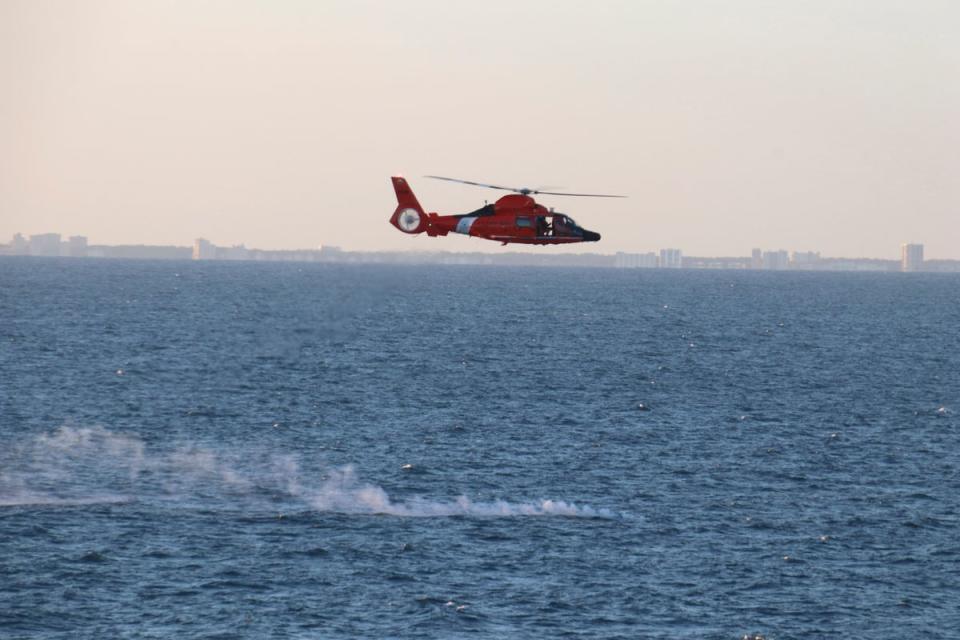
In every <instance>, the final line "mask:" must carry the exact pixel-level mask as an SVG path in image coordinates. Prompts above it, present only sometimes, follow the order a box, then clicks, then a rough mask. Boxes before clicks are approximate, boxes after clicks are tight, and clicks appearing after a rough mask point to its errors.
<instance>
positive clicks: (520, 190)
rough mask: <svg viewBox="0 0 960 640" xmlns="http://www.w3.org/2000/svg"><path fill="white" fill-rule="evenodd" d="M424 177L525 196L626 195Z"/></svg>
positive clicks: (586, 196)
mask: <svg viewBox="0 0 960 640" xmlns="http://www.w3.org/2000/svg"><path fill="white" fill-rule="evenodd" d="M424 177H425V178H433V179H434V180H446V181H447V182H459V183H460V184H469V185H473V186H475V187H485V188H487V189H499V190H500V191H513V192H514V193H521V194H523V195H525V196H530V195H537V194H544V195H549V196H577V197H581V198H626V197H627V196H615V195H610V194H607V193H568V192H565V191H541V190H539V189H528V188H526V187H522V188H517V187H503V186H500V185H496V184H486V183H483V182H473V181H471V180H460V179H458V178H445V177H443V176H424Z"/></svg>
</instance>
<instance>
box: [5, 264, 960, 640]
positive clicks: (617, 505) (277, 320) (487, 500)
mask: <svg viewBox="0 0 960 640" xmlns="http://www.w3.org/2000/svg"><path fill="white" fill-rule="evenodd" d="M958 415H960V278H958V277H956V276H951V275H937V274H856V273H792V272H784V273H763V272H733V271H717V272H698V271H667V270H664V271H659V270H632V271H627V270H607V269H583V270H576V269H571V270H564V269H535V268H528V269H511V268H494V267H417V266H390V267H388V266H377V265H309V264H252V263H238V264H224V263H191V262H147V261H101V260H69V259H61V260H56V259H51V260H43V259H22V258H5V259H0V636H2V637H4V638H358V637H368V638H488V637H489V638H708V639H714V638H715V639H718V640H720V639H731V640H733V639H739V638H742V637H743V636H745V635H753V634H760V635H762V636H763V637H764V638H767V639H768V640H773V639H777V640H784V639H787V638H828V637H829V638H871V639H876V638H891V639H893V638H897V639H900V638H924V639H925V640H931V639H935V638H957V637H960V631H958V630H960V526H958V525H960V471H958V469H960V419H958Z"/></svg>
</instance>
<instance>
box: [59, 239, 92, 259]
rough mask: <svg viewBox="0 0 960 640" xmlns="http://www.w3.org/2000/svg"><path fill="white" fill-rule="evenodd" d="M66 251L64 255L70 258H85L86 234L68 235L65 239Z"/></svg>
mask: <svg viewBox="0 0 960 640" xmlns="http://www.w3.org/2000/svg"><path fill="white" fill-rule="evenodd" d="M65 244H66V247H65V249H66V251H64V252H63V253H64V255H68V256H70V257H72V258H86V257H87V237H86V236H70V238H69V239H68V240H67V242H66V243H65Z"/></svg>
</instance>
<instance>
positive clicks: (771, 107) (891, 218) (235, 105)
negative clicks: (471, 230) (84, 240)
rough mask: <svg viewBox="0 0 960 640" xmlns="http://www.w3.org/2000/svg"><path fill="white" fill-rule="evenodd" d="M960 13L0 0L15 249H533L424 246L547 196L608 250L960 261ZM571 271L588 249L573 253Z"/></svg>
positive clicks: (0, 83) (746, 1)
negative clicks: (197, 245)
mask: <svg viewBox="0 0 960 640" xmlns="http://www.w3.org/2000/svg"><path fill="white" fill-rule="evenodd" d="M958 25H960V4H958V3H955V2H946V1H942V0H927V1H926V2H923V3H913V2H907V1H906V0H874V1H872V2H864V1H861V0H811V1H810V2H804V3H773V2H766V1H764V0H731V1H730V2H720V3H713V2H686V3H682V2H676V3H669V2H656V1H654V0H638V1H637V2H612V1H611V2H598V3H593V4H590V5H585V4H584V3H582V2H576V1H573V0H568V1H564V0H557V1H547V0H529V1H526V2H512V1H511V2H507V1H504V0H491V1H490V2H484V3H473V4H470V3H446V2H440V1H439V0H411V2H406V3H376V4H375V5H373V6H370V5H369V4H367V3H363V2H347V1H340V0H331V1H329V2H318V3H304V2H279V3H271V2H265V1H258V0H252V1H250V2H240V3H237V2H228V1H226V0H212V1H211V2H204V3H199V4H190V5H187V4H182V3H176V2H161V1H159V0H142V1H140V2H135V3H130V2H125V1H122V0H99V1H98V2H90V3H85V2H58V3H51V2H47V1H45V0H39V1H27V0H8V1H7V2H3V3H0V140H2V141H3V144H0V238H2V239H3V241H6V239H8V238H10V237H11V236H12V235H13V234H14V233H16V232H21V233H23V234H25V235H39V234H42V233H46V232H49V231H53V230H56V231H58V232H60V233H63V234H64V236H65V237H69V236H78V235H83V234H86V235H89V236H90V237H91V238H96V240H97V242H101V243H104V244H111V245H119V244H154V243H155V244H166V245H173V244H179V243H184V242H189V241H190V239H192V238H193V237H195V236H197V235H199V236H203V237H207V238H211V239H215V240H216V241H217V242H219V243H221V244H222V245H224V246H231V245H237V244H241V243H243V242H256V243H257V244H259V245H261V246H264V247H271V248H276V249H297V248H303V247H304V246H307V247H310V246H313V247H316V246H319V245H322V244H323V245H331V244H332V245H338V246H343V247H345V248H350V249H354V250H359V251H372V250H383V251H407V250H413V251H455V252H456V251H461V252H486V253H491V254H496V253H502V252H506V251H510V250H511V248H510V247H503V248H501V247H499V246H497V245H495V244H492V243H483V242H480V241H476V240H472V239H469V238H460V237H457V238H453V237H447V238H439V239H434V238H410V237H407V236H405V235H403V234H402V233H399V232H398V231H397V230H396V229H394V228H392V227H391V226H390V225H389V224H388V223H387V219H388V218H389V216H390V213H391V212H392V210H393V208H394V206H395V199H394V197H393V193H392V190H391V187H390V181H389V177H390V176H391V175H396V174H403V175H405V176H407V178H408V179H409V180H410V184H411V186H412V187H413V189H414V191H415V192H416V193H417V196H418V197H419V198H420V201H421V203H422V204H423V205H424V207H425V208H427V210H429V211H438V212H440V213H459V212H466V211H471V210H473V209H475V208H477V207H478V206H480V205H481V204H482V203H483V202H484V200H491V201H492V200H494V199H496V197H497V196H498V194H497V192H493V191H482V190H478V189H475V188H471V187H465V186H461V185H453V184H446V183H431V181H428V180H425V179H423V178H422V177H421V176H423V175H424V174H440V175H449V176H453V177H459V178H465V179H470V180H478V181H485V182H493V183H496V184H508V185H516V186H529V187H537V186H541V185H545V184H549V185H555V186H561V187H563V188H564V189H565V190H570V191H589V192H599V193H623V194H626V195H629V196H630V197H629V198H628V199H625V200H616V201H590V200H585V199H578V198H567V199H563V198H560V197H549V196H543V197H538V200H539V201H541V202H542V203H543V204H544V205H546V206H552V207H556V208H557V210H558V211H562V212H564V213H568V214H569V215H571V216H572V217H573V218H574V219H576V220H577V222H579V223H581V224H583V225H584V226H586V227H587V228H589V229H593V230H596V231H597V232H599V233H600V234H601V235H602V236H603V240H602V241H601V245H600V246H598V247H597V248H596V250H601V251H607V252H611V253H615V252H618V251H619V252H643V251H648V250H652V251H659V249H661V248H670V247H681V248H683V249H684V251H687V252H689V253H690V254H691V255H704V256H706V255H714V256H722V255H750V252H751V250H752V249H753V248H755V247H767V248H772V249H767V250H773V251H777V250H780V249H783V250H788V251H793V250H796V251H801V252H809V251H820V252H821V253H822V254H823V255H842V256H851V257H863V256H892V257H894V258H897V257H899V256H898V252H899V249H898V248H899V246H900V245H901V244H903V243H910V244H916V243H921V242H922V243H923V244H924V245H925V256H926V258H927V259H947V258H949V259H958V258H960V181H958V180H956V177H955V174H956V168H957V166H960V118H957V117H956V114H957V113H960V82H957V81H956V80H955V78H957V77H960V39H958V38H956V31H957V27H958ZM549 250H550V251H551V252H553V253H564V252H571V253H576V252H579V251H582V250H583V249H582V248H579V247H555V248H551V249H549Z"/></svg>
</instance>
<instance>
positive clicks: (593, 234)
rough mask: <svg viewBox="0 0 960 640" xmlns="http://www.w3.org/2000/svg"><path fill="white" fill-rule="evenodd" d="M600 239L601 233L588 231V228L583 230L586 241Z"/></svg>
mask: <svg viewBox="0 0 960 640" xmlns="http://www.w3.org/2000/svg"><path fill="white" fill-rule="evenodd" d="M599 239H600V234H599V233H596V232H595V231H587V230H586V229H584V231H583V241H584V242H596V241H597V240H599Z"/></svg>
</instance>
